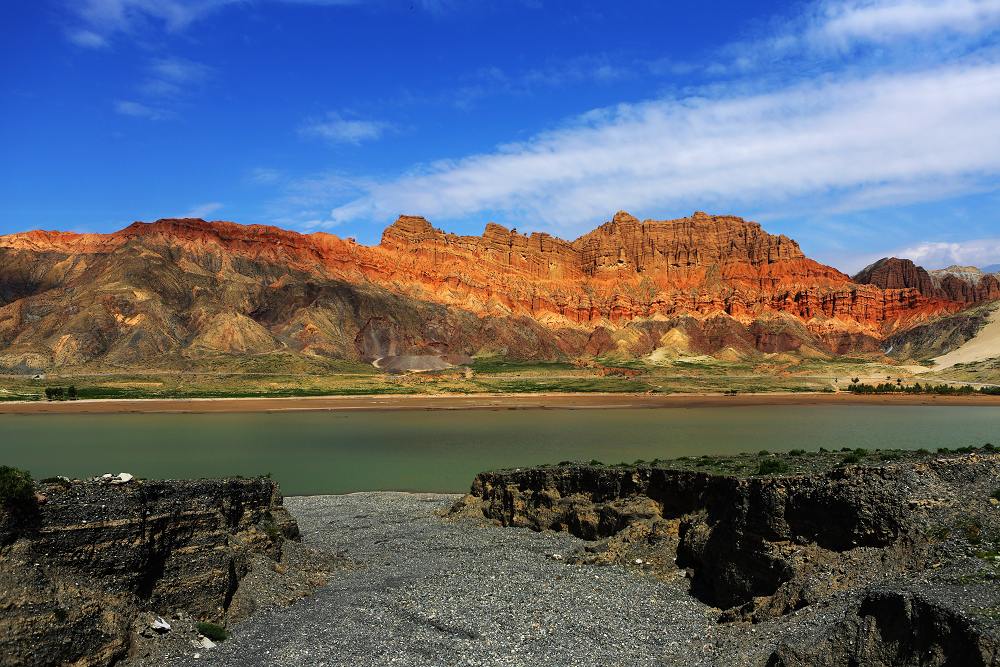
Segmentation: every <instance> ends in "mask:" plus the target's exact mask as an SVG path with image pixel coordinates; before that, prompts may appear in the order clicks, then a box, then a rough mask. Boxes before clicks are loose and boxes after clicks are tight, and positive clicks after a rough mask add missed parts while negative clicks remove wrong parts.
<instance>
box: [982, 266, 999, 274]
mask: <svg viewBox="0 0 1000 667" xmlns="http://www.w3.org/2000/svg"><path fill="white" fill-rule="evenodd" d="M982 270H983V273H1000V264H990V265H989V266H984V267H983V269H982Z"/></svg>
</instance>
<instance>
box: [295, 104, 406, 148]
mask: <svg viewBox="0 0 1000 667" xmlns="http://www.w3.org/2000/svg"><path fill="white" fill-rule="evenodd" d="M391 128H392V125H390V124H389V123H385V122H382V121H378V120H364V119H358V118H348V117H345V116H344V115H343V114H341V113H339V112H336V111H330V112H327V114H326V115H325V116H324V117H323V118H321V119H317V120H311V121H309V122H307V123H306V124H305V125H303V126H302V127H301V128H299V132H300V133H301V134H302V135H303V136H306V137H316V138H319V139H324V140H326V141H328V142H330V143H334V144H354V145H357V144H360V143H363V142H365V141H374V140H376V139H379V138H381V137H382V135H384V134H385V133H386V132H387V131H388V130H390V129H391Z"/></svg>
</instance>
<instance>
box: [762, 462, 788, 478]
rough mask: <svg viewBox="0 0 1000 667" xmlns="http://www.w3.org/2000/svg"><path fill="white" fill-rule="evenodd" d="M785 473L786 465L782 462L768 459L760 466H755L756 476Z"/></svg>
mask: <svg viewBox="0 0 1000 667" xmlns="http://www.w3.org/2000/svg"><path fill="white" fill-rule="evenodd" d="M787 471H788V465H786V464H785V462H784V461H781V460H779V459H768V460H766V461H761V462H760V465H758V466H757V474H758V475H774V474H778V473H783V472H787Z"/></svg>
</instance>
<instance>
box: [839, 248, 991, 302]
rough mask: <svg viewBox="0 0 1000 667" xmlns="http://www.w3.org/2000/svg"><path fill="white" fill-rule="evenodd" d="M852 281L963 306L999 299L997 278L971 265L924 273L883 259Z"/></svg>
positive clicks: (907, 263)
mask: <svg viewBox="0 0 1000 667" xmlns="http://www.w3.org/2000/svg"><path fill="white" fill-rule="evenodd" d="M852 280H853V281H854V282H856V283H859V284H863V285H875V286H877V287H879V288H881V289H914V290H916V291H918V292H919V293H920V294H922V295H923V296H925V297H927V298H929V299H938V300H943V301H951V302H955V303H962V304H966V305H971V304H977V303H983V302H985V301H996V300H997V299H1000V279H998V277H997V276H996V275H993V274H986V273H983V272H982V271H980V270H979V269H977V268H976V267H974V266H951V267H948V268H947V269H939V270H936V271H927V270H925V269H924V268H923V267H920V266H917V265H915V264H914V263H913V262H912V261H911V260H908V259H898V258H896V257H886V258H883V259H880V260H878V261H877V262H875V263H874V264H871V265H870V266H867V267H865V268H864V269H862V270H861V271H860V272H859V273H858V274H857V275H855V276H854V278H852Z"/></svg>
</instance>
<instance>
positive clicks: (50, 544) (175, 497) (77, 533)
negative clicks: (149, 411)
mask: <svg viewBox="0 0 1000 667" xmlns="http://www.w3.org/2000/svg"><path fill="white" fill-rule="evenodd" d="M39 492H40V493H41V494H42V495H43V498H44V502H43V503H41V504H38V505H36V506H34V507H29V508H27V509H26V510H19V511H20V512H21V514H20V515H19V517H18V520H17V521H11V520H9V519H10V516H9V513H10V510H2V509H0V514H4V513H6V514H7V516H5V517H4V520H2V521H0V526H2V530H0V664H3V665H11V666H13V665H61V664H73V665H78V666H80V667H85V666H89V665H94V666H104V665H111V664H114V663H115V662H116V661H118V660H120V659H122V658H124V657H125V656H126V655H128V653H129V650H130V647H131V645H132V643H133V641H134V634H135V633H136V632H138V630H139V629H140V628H138V627H137V623H138V619H139V614H140V612H141V611H143V610H148V611H154V612H156V613H159V614H163V615H165V616H168V615H169V614H170V613H172V612H174V611H175V610H184V611H185V612H186V613H188V614H190V615H192V616H193V617H195V618H196V619H198V620H204V621H216V622H222V623H224V622H225V621H226V618H227V613H228V610H229V608H230V604H231V603H232V600H233V596H234V595H235V594H236V592H237V590H238V589H239V586H240V580H241V579H242V578H243V577H244V575H246V574H247V572H248V569H249V567H250V561H251V559H252V558H253V557H255V556H263V557H265V558H269V559H271V560H277V559H278V558H279V557H280V554H281V550H282V545H283V543H284V541H285V540H286V539H288V538H297V535H298V528H297V526H296V524H295V521H294V519H292V518H291V516H290V515H289V514H288V513H287V511H285V509H284V507H282V504H281V495H280V493H279V492H278V489H277V486H276V484H275V483H274V482H273V481H271V480H270V479H229V480H198V481H189V482H180V481H137V480H133V481H131V482H129V483H126V484H109V483H106V482H79V481H77V482H64V483H50V484H43V485H41V487H40V488H39ZM168 617H169V616H168Z"/></svg>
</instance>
